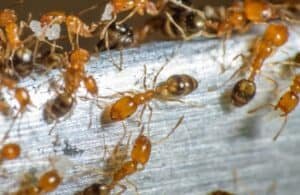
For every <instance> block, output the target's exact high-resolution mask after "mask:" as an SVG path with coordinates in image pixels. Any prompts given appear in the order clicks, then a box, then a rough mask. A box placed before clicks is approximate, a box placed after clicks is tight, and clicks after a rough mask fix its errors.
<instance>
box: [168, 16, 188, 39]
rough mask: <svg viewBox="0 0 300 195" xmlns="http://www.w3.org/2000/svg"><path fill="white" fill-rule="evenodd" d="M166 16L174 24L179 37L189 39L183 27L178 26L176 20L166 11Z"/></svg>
mask: <svg viewBox="0 0 300 195" xmlns="http://www.w3.org/2000/svg"><path fill="white" fill-rule="evenodd" d="M166 16H167V18H168V20H169V21H170V22H171V23H172V24H173V25H174V26H175V28H176V29H177V30H178V31H179V32H180V34H181V37H182V38H183V40H186V41H187V40H189V39H188V37H187V35H186V33H185V32H184V30H183V28H181V26H179V24H177V22H175V20H174V18H173V17H172V16H171V14H169V13H168V12H166Z"/></svg>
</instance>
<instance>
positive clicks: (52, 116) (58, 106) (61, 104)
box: [44, 93, 74, 123]
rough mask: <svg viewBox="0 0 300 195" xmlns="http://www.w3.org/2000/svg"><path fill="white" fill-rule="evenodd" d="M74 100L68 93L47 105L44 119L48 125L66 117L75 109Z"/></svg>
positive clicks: (60, 95)
mask: <svg viewBox="0 0 300 195" xmlns="http://www.w3.org/2000/svg"><path fill="white" fill-rule="evenodd" d="M73 104H74V98H73V97H72V96H71V95H69V94H66V93H62V94H59V95H58V96H57V97H56V98H55V99H53V100H50V101H49V102H48V103H47V104H46V108H45V110H44V119H45V121H46V122H47V123H52V122H53V121H54V120H57V119H59V118H61V117H63V116H65V115H66V114H67V113H68V112H69V111H70V110H71V109H72V107H73Z"/></svg>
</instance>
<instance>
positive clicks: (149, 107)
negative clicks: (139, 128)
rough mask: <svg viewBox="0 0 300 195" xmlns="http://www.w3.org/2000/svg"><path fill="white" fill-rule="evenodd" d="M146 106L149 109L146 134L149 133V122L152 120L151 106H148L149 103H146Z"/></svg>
mask: <svg viewBox="0 0 300 195" xmlns="http://www.w3.org/2000/svg"><path fill="white" fill-rule="evenodd" d="M147 107H148V109H149V115H148V123H147V132H148V135H150V123H151V120H152V114H153V108H152V107H151V106H150V104H147Z"/></svg>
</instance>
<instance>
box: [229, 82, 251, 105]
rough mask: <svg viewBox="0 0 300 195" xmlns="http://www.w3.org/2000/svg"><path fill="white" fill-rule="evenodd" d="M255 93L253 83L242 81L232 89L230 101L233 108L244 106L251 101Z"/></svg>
mask: <svg viewBox="0 0 300 195" xmlns="http://www.w3.org/2000/svg"><path fill="white" fill-rule="evenodd" d="M255 93H256V85H255V83H254V82H253V81H251V80H247V79H242V80H240V81H238V82H237V83H236V84H235V86H234V87H233V90H232V95H231V100H232V102H233V104H234V105H235V106H244V105H246V104H247V103H248V102H250V101H251V100H252V99H253V97H254V96H255Z"/></svg>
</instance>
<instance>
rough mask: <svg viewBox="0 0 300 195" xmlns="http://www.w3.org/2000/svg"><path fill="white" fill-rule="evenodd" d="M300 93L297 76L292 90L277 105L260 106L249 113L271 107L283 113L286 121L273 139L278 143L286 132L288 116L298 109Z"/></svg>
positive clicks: (299, 79)
mask: <svg viewBox="0 0 300 195" xmlns="http://www.w3.org/2000/svg"><path fill="white" fill-rule="evenodd" d="M299 93H300V74H296V76H295V77H294V79H293V81H292V84H291V85H290V88H289V90H288V91H286V92H285V93H284V94H283V95H282V96H281V97H280V99H279V101H278V102H277V104H276V105H273V104H266V105H263V106H259V107H258V108H255V109H253V110H250V111H249V113H253V112H256V111H257V110H259V109H261V108H263V107H266V106H271V107H272V108H274V110H279V111H280V112H281V115H280V116H281V117H284V121H283V123H282V125H281V127H280V129H279V130H278V132H277V133H276V134H275V136H274V137H273V140H274V141H276V139H277V138H278V137H279V135H280V134H281V132H282V131H283V130H284V127H285V125H286V124H287V120H288V115H289V114H290V113H291V112H292V111H293V110H294V109H295V108H296V107H297V105H298V103H299V95H298V94H299Z"/></svg>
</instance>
